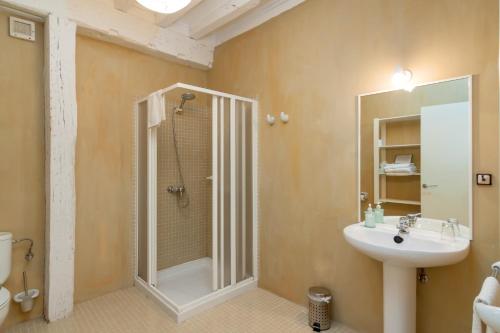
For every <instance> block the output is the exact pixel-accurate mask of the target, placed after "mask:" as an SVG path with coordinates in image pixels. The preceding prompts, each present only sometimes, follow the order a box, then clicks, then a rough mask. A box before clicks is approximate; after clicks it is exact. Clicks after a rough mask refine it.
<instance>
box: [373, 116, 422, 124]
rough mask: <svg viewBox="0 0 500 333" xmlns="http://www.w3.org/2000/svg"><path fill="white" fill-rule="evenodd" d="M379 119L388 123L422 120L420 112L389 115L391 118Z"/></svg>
mask: <svg viewBox="0 0 500 333" xmlns="http://www.w3.org/2000/svg"><path fill="white" fill-rule="evenodd" d="M378 120H379V121H380V122H386V123H394V122H399V121H412V120H420V114H412V115H408V116H397V117H389V118H378Z"/></svg>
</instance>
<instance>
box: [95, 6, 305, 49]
mask: <svg viewBox="0 0 500 333" xmlns="http://www.w3.org/2000/svg"><path fill="white" fill-rule="evenodd" d="M101 1H112V2H113V6H114V8H115V9H117V10H119V11H122V12H124V13H127V14H130V15H134V16H136V17H138V18H141V19H143V20H147V21H148V22H150V23H152V24H155V25H157V26H159V27H162V28H167V29H171V30H174V31H176V32H178V33H181V34H183V35H185V36H186V37H189V38H191V39H194V40H198V41H203V42H205V43H211V44H213V45H214V46H217V45H219V44H222V43H223V42H225V41H227V40H229V39H231V38H233V37H235V36H237V35H239V34H241V33H243V32H245V31H247V30H250V29H252V28H254V27H256V26H258V25H260V24H262V23H264V22H265V21H267V20H269V19H271V18H272V17H274V16H276V15H279V14H281V13H282V12H283V11H285V10H288V9H291V8H293V7H295V6H297V5H298V4H300V3H302V2H303V1H305V0H192V1H191V3H190V4H189V5H188V6H187V7H185V8H183V9H182V10H180V11H179V12H176V13H173V14H168V15H164V14H158V13H155V12H152V11H150V10H148V9H146V8H144V7H142V6H141V5H140V4H139V3H137V2H136V1H135V0H101Z"/></svg>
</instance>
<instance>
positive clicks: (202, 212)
mask: <svg viewBox="0 0 500 333" xmlns="http://www.w3.org/2000/svg"><path fill="white" fill-rule="evenodd" d="M175 105H176V104H174V103H173V102H172V101H167V102H166V111H167V120H166V121H164V122H162V124H161V126H160V127H159V128H158V179H157V186H158V207H157V209H158V217H157V219H158V235H157V237H158V241H157V257H158V262H157V265H158V270H161V269H165V268H168V267H172V266H175V265H179V264H182V263H185V262H188V261H192V260H196V259H200V258H203V257H209V256H211V246H212V242H211V238H212V232H211V231H212V229H211V220H212V216H211V202H212V184H211V180H210V179H207V178H208V177H209V176H210V175H211V174H212V156H211V155H212V150H211V145H212V115H211V112H210V109H208V108H207V107H205V106H202V105H197V104H195V103H194V102H186V104H185V106H184V111H183V112H181V113H177V114H175V115H174V117H175V127H176V134H177V136H176V137H177V145H178V150H179V157H180V164H181V168H182V174H183V176H184V181H185V188H186V192H185V194H184V198H182V199H181V202H179V199H178V196H177V195H175V194H171V193H168V192H167V187H168V186H170V185H173V186H179V185H180V184H181V179H180V175H179V171H178V168H177V161H176V156H175V148H174V141H173V131H172V114H173V112H174V111H173V110H174V107H175ZM187 201H189V204H188V205H187V207H182V204H185V203H186V202H187Z"/></svg>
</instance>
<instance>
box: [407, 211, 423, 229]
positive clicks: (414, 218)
mask: <svg viewBox="0 0 500 333" xmlns="http://www.w3.org/2000/svg"><path fill="white" fill-rule="evenodd" d="M406 217H407V218H408V225H409V226H410V227H413V226H415V223H417V219H418V218H419V217H422V213H414V214H408V215H406Z"/></svg>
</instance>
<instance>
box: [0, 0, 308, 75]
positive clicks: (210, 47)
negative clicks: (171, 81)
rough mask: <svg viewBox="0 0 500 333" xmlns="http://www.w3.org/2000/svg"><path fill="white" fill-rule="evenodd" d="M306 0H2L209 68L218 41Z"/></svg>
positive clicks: (98, 35)
mask: <svg viewBox="0 0 500 333" xmlns="http://www.w3.org/2000/svg"><path fill="white" fill-rule="evenodd" d="M304 1H306V0H192V2H191V3H190V4H189V5H188V6H187V7H186V8H184V9H182V10H180V11H179V12H177V13H173V14H169V15H162V14H157V13H155V12H152V11H150V10H148V9H146V8H144V7H142V6H141V5H139V4H138V3H137V2H136V1H135V0H42V1H40V0H0V5H2V4H5V5H7V6H10V7H12V8H17V9H20V10H26V11H27V12H28V13H32V14H36V15H40V16H41V17H45V16H47V15H52V16H56V17H66V18H68V19H70V20H72V21H74V22H75V23H76V25H77V27H78V31H79V33H83V34H88V35H91V36H93V37H95V38H100V39H104V40H108V41H111V42H115V43H117V44H122V45H126V46H128V47H132V48H135V49H138V50H141V51H143V52H148V53H154V54H156V55H159V56H162V57H166V58H168V59H172V60H176V61H181V62H183V63H187V64H190V65H193V66H196V67H201V68H210V67H211V66H212V63H213V56H214V50H215V47H217V46H218V45H220V44H222V43H224V42H226V41H228V40H230V39H231V38H234V37H236V36H238V35H240V34H242V33H244V32H246V31H248V30H251V29H253V28H255V27H257V26H259V25H261V24H262V23H264V22H266V21H268V20H270V19H272V18H273V17H276V16H278V15H280V14H281V13H283V12H285V11H287V10H289V9H291V8H293V7H295V6H297V5H299V4H301V3H302V2H304Z"/></svg>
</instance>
